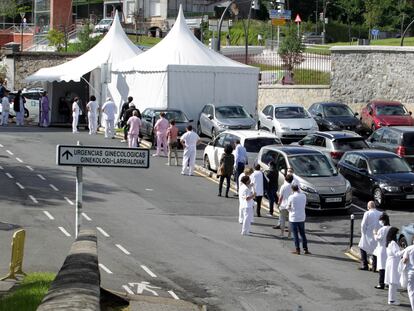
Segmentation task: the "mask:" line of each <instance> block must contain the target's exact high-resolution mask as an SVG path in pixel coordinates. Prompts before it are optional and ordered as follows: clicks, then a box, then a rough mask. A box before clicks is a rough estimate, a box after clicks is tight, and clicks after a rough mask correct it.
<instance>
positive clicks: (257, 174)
mask: <svg viewBox="0 0 414 311" xmlns="http://www.w3.org/2000/svg"><path fill="white" fill-rule="evenodd" d="M250 179H251V181H252V183H253V185H254V192H255V193H256V196H255V198H254V200H255V201H256V215H257V217H260V216H261V215H260V209H261V208H262V199H263V195H264V191H265V182H266V177H265V176H264V174H263V172H262V171H261V170H260V164H256V166H255V167H254V172H253V174H252V175H250Z"/></svg>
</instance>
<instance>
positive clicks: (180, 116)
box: [155, 110, 188, 123]
mask: <svg viewBox="0 0 414 311" xmlns="http://www.w3.org/2000/svg"><path fill="white" fill-rule="evenodd" d="M164 112H165V118H166V119H167V120H173V119H174V120H175V122H177V123H187V122H188V118H187V117H186V115H185V114H184V112H182V111H179V110H170V111H164ZM160 113H161V111H156V112H155V119H158V118H159V117H160Z"/></svg>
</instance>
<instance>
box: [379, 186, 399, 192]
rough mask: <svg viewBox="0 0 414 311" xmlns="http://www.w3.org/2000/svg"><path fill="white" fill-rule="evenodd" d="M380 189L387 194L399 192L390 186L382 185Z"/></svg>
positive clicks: (395, 187) (396, 188) (397, 188)
mask: <svg viewBox="0 0 414 311" xmlns="http://www.w3.org/2000/svg"><path fill="white" fill-rule="evenodd" d="M382 189H384V190H386V191H388V192H399V191H400V187H397V186H390V185H382Z"/></svg>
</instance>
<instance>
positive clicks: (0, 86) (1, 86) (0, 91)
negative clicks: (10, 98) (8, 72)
mask: <svg viewBox="0 0 414 311" xmlns="http://www.w3.org/2000/svg"><path fill="white" fill-rule="evenodd" d="M5 89H6V86H5V83H4V80H3V78H0V100H2V99H3V96H4V90H5Z"/></svg>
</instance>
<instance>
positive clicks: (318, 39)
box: [302, 32, 323, 44]
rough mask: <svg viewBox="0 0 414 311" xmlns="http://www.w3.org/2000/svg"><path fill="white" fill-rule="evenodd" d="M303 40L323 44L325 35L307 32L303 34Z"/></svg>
mask: <svg viewBox="0 0 414 311" xmlns="http://www.w3.org/2000/svg"><path fill="white" fill-rule="evenodd" d="M302 42H303V43H307V44H322V43H323V36H322V35H318V34H317V33H316V32H305V33H303V35H302Z"/></svg>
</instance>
